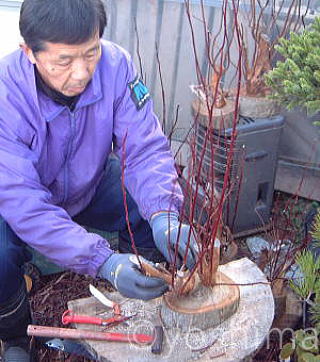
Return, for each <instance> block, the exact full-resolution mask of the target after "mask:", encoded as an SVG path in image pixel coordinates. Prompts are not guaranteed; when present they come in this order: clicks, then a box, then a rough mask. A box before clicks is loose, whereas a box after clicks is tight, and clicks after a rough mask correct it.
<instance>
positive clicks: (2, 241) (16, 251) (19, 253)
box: [0, 219, 28, 279]
mask: <svg viewBox="0 0 320 362" xmlns="http://www.w3.org/2000/svg"><path fill="white" fill-rule="evenodd" d="M27 260H28V251H27V250H26V247H25V244H24V243H22V242H21V241H20V240H19V238H18V237H17V236H16V235H15V234H14V232H13V231H12V230H11V228H10V227H9V225H8V224H7V223H6V222H5V221H4V220H3V219H2V220H0V278H5V279H7V278H8V277H9V278H11V277H12V276H14V275H15V274H21V266H22V265H23V264H24V263H25V262H26V261H27Z"/></svg>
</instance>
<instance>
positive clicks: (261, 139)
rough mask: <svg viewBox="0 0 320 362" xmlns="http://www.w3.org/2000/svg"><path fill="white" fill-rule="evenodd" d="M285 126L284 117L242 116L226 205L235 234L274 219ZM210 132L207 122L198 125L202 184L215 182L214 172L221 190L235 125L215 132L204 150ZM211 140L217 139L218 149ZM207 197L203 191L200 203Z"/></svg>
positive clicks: (258, 227)
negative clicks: (280, 150)
mask: <svg viewBox="0 0 320 362" xmlns="http://www.w3.org/2000/svg"><path fill="white" fill-rule="evenodd" d="M283 125H284V117H283V116H275V117H272V118H268V119H255V120H253V119H248V118H243V117H240V119H239V123H238V125H237V127H236V131H237V137H236V140H235V144H234V154H233V159H232V164H231V165H232V166H231V172H230V185H231V186H230V190H229V197H228V198H227V201H226V203H225V206H224V221H225V223H226V224H227V225H228V227H229V228H230V230H231V232H232V233H233V234H238V235H247V234H251V233H254V232H256V231H257V230H258V229H260V228H262V227H266V226H267V225H268V224H269V222H270V214H271V209H272V201H273V192H274V181H275V174H276V169H277V159H278V147H279V141H280V136H281V131H282V129H283ZM206 132H207V129H206V127H205V126H204V125H203V124H199V125H198V126H197V130H196V161H197V162H200V160H202V168H201V173H200V177H201V183H202V185H205V184H206V183H210V182H212V179H213V177H212V175H213V173H214V187H215V189H216V190H217V192H219V191H221V189H222V187H223V182H224V176H225V171H226V167H227V155H228V150H229V147H230V142H231V136H232V128H230V129H225V130H224V132H223V135H222V134H221V132H220V134H219V132H218V131H213V132H212V134H211V135H210V142H209V141H208V142H207V144H206V148H205V150H204V143H205V134H206ZM211 142H215V147H214V151H213V148H212V144H211ZM213 152H214V154H213ZM209 175H210V176H209ZM193 186H194V185H193ZM203 197H204V196H203V194H202V193H199V195H198V198H199V200H197V204H199V205H203V202H204V201H205V200H202V199H201V198H203ZM186 201H187V202H188V200H186Z"/></svg>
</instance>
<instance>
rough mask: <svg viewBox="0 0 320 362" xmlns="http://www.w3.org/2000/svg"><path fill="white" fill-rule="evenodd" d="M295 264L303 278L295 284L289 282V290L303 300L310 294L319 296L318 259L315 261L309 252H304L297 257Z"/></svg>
mask: <svg viewBox="0 0 320 362" xmlns="http://www.w3.org/2000/svg"><path fill="white" fill-rule="evenodd" d="M296 263H297V264H298V265H299V267H300V269H301V271H302V273H303V276H304V277H303V278H302V279H301V280H298V281H296V282H295V283H293V281H290V286H291V288H292V289H293V290H294V291H295V292H296V293H297V294H298V295H299V296H300V297H301V298H303V299H304V300H306V299H308V297H309V296H310V294H313V293H317V294H320V258H318V259H316V258H315V257H314V255H313V254H312V253H311V251H307V250H304V251H302V252H301V253H299V254H298V255H297V258H296Z"/></svg>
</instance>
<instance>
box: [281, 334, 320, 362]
mask: <svg viewBox="0 0 320 362" xmlns="http://www.w3.org/2000/svg"><path fill="white" fill-rule="evenodd" d="M293 356H296V359H295V360H297V361H298V362H320V354H319V340H318V334H317V333H316V331H315V330H307V331H304V330H302V329H299V330H297V331H296V332H295V334H294V337H293V339H292V341H291V342H290V343H287V344H285V345H284V346H283V347H282V349H281V352H280V356H279V357H280V359H281V360H285V359H288V358H290V357H293Z"/></svg>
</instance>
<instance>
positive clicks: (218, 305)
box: [160, 272, 240, 331]
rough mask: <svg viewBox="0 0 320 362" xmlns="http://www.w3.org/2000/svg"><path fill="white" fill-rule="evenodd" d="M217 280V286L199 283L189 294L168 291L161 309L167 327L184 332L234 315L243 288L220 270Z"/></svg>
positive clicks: (217, 323) (215, 323)
mask: <svg viewBox="0 0 320 362" xmlns="http://www.w3.org/2000/svg"><path fill="white" fill-rule="evenodd" d="M216 283H217V285H215V286H214V287H206V286H204V285H203V284H199V285H198V287H197V288H196V289H195V290H194V291H193V292H191V293H190V294H188V295H186V296H177V295H176V294H174V293H168V294H167V295H166V296H165V297H164V301H165V303H164V304H163V305H162V307H161V310H160V316H161V319H162V322H163V324H164V326H165V327H167V328H179V329H180V330H181V331H188V330H190V329H194V328H198V329H201V330H205V329H208V328H214V327H216V326H218V325H219V324H221V323H222V322H223V321H224V320H226V319H227V318H229V317H231V316H232V315H233V314H234V313H235V312H236V310H237V308H238V305H239V299H240V292H239V287H238V286H237V285H235V283H234V282H233V281H232V280H231V279H230V278H228V277H227V276H226V275H224V274H223V273H221V272H217V275H216ZM220 284H221V285H220ZM230 284H231V285H230Z"/></svg>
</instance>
